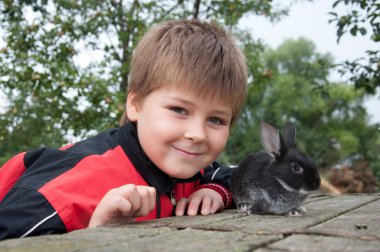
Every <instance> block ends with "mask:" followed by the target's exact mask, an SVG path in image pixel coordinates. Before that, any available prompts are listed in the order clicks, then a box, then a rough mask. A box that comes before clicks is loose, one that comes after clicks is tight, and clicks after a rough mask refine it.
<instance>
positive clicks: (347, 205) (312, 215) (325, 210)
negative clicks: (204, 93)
mask: <svg viewBox="0 0 380 252" xmlns="http://www.w3.org/2000/svg"><path fill="white" fill-rule="evenodd" d="M379 198H380V196H379V195H363V196H350V195H342V196H337V197H333V198H326V199H323V200H320V201H312V202H309V203H307V204H306V208H307V209H308V212H307V213H306V214H305V215H303V216H299V217H288V216H274V215H250V216H246V217H241V218H236V219H228V220H222V221H217V222H214V223H209V224H208V225H207V227H208V228H210V229H215V230H218V229H223V228H226V229H229V230H239V231H241V232H246V233H252V234H259V235H261V234H271V233H289V232H292V231H299V230H304V229H307V228H309V227H312V226H315V225H317V224H320V223H322V222H324V221H327V220H329V219H331V218H334V217H336V216H338V215H340V214H343V213H345V212H348V211H350V210H352V209H355V208H357V207H359V206H361V205H363V204H367V203H369V202H372V201H374V200H376V199H379ZM186 224H187V223H186V222H185V223H182V225H184V226H186ZM169 226H170V225H169ZM194 228H195V227H194ZM198 228H199V227H198ZM204 228H205V227H204Z"/></svg>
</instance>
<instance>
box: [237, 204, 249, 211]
mask: <svg viewBox="0 0 380 252" xmlns="http://www.w3.org/2000/svg"><path fill="white" fill-rule="evenodd" d="M251 207H252V204H249V203H241V204H239V205H238V207H237V208H238V212H239V213H242V212H245V213H248V214H251V213H252V212H251Z"/></svg>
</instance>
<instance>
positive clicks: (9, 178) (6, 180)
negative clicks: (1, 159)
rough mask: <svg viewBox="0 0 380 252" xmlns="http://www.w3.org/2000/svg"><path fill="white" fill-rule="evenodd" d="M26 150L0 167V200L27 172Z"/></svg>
mask: <svg viewBox="0 0 380 252" xmlns="http://www.w3.org/2000/svg"><path fill="white" fill-rule="evenodd" d="M24 156H25V152H23V153H20V154H18V155H16V156H14V157H13V158H11V159H10V160H9V161H8V162H6V163H5V164H4V165H3V166H2V167H1V168H0V202H1V201H2V199H3V198H4V197H5V195H6V194H7V193H8V192H9V190H10V189H11V188H12V186H13V185H14V184H15V183H16V181H17V180H18V179H19V178H20V177H21V175H22V174H23V173H24V172H25V164H24Z"/></svg>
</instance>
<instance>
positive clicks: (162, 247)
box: [91, 228, 282, 252]
mask: <svg viewBox="0 0 380 252" xmlns="http://www.w3.org/2000/svg"><path fill="white" fill-rule="evenodd" d="M281 238H282V237H279V236H275V235H268V236H252V235H247V234H244V233H241V232H238V231H236V232H215V231H205V230H195V229H191V228H189V229H184V230H179V231H177V232H173V233H165V234H161V235H157V236H152V237H146V238H143V239H137V240H131V241H128V242H126V243H114V244H111V245H108V246H107V247H99V248H96V249H91V251H94V252H96V251H116V252H117V251H120V252H125V251H147V252H149V251H152V252H157V251H173V252H176V251H179V252H182V251H183V252H186V251H189V252H194V251H207V252H213V251H221V252H223V251H226V252H230V251H250V250H252V249H255V248H259V247H261V246H263V245H264V244H268V243H272V242H274V241H277V240H279V239H281Z"/></svg>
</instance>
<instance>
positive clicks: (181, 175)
mask: <svg viewBox="0 0 380 252" xmlns="http://www.w3.org/2000/svg"><path fill="white" fill-rule="evenodd" d="M198 172H199V171H195V172H193V173H181V172H179V173H171V174H168V175H169V177H170V178H172V179H189V178H191V177H193V176H194V175H195V174H197V173H198Z"/></svg>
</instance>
